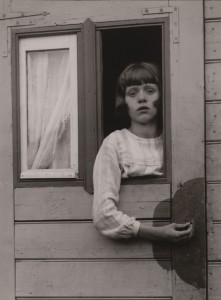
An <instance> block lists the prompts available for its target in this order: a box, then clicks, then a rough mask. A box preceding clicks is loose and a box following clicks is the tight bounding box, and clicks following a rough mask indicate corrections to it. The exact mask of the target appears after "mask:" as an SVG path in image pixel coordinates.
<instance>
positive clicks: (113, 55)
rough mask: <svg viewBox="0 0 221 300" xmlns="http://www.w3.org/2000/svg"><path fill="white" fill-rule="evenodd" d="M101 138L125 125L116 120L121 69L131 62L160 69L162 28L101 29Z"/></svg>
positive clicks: (155, 26)
mask: <svg viewBox="0 0 221 300" xmlns="http://www.w3.org/2000/svg"><path fill="white" fill-rule="evenodd" d="M101 34H102V57H103V95H102V98H103V101H102V102H103V103H102V104H103V124H102V125H103V135H104V136H103V137H105V136H107V135H108V134H109V133H111V132H112V131H114V130H116V129H121V128H122V127H124V125H123V124H122V123H121V121H120V120H117V119H116V118H115V108H114V106H115V87H116V82H117V78H118V76H119V75H120V73H121V72H122V71H123V70H124V68H125V67H126V66H127V65H128V64H130V63H133V62H141V61H149V62H150V61H151V62H155V63H157V64H158V65H159V66H160V68H161V69H162V63H163V62H162V53H163V50H162V49H163V48H162V47H163V45H162V26H161V25H151V26H150V25H149V26H142V27H141V26H140V27H129V28H128V27H127V28H117V29H107V30H102V31H101Z"/></svg>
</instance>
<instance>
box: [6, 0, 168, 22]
mask: <svg viewBox="0 0 221 300" xmlns="http://www.w3.org/2000/svg"><path fill="white" fill-rule="evenodd" d="M51 4H52V1H51V0H44V1H41V0H34V1H33V0H29V4H28V5H27V1H26V0H12V1H11V3H10V7H11V12H31V13H33V12H38V13H40V12H43V11H46V12H49V13H52V14H54V15H55V16H56V15H57V14H58V15H60V16H63V18H64V17H66V18H68V17H70V15H71V16H72V18H87V17H88V16H90V17H93V16H97V15H100V16H103V15H104V16H106V15H108V14H109V15H110V16H112V15H115V16H117V15H119V14H120V15H124V16H127V15H128V14H131V12H133V11H134V13H136V14H137V17H138V16H139V17H141V16H140V14H138V13H140V8H142V7H145V6H147V3H146V1H145V0H143V1H139V0H137V1H128V2H125V1H118V0H108V1H99V0H98V1H96V5H95V3H94V1H69V0H66V1H64V0H60V1H58V0H55V1H53V5H51ZM161 6H168V0H157V1H156V0H148V7H161Z"/></svg>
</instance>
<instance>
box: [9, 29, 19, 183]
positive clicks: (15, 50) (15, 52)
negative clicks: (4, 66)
mask: <svg viewBox="0 0 221 300" xmlns="http://www.w3.org/2000/svg"><path fill="white" fill-rule="evenodd" d="M11 35H12V45H11V51H12V56H11V68H12V119H13V122H12V129H13V171H14V172H13V178H14V185H15V184H16V183H17V182H19V181H20V176H19V173H20V170H21V159H20V157H21V147H20V144H21V141H20V114H19V113H18V112H19V107H20V105H19V103H20V97H19V95H20V91H19V66H18V65H19V45H18V35H16V34H15V32H14V31H13V30H12V32H11Z"/></svg>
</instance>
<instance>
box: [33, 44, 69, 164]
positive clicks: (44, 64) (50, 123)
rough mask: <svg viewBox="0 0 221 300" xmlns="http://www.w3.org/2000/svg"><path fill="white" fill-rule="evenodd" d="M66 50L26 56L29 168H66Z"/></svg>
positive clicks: (67, 109) (67, 161) (67, 119)
mask: <svg viewBox="0 0 221 300" xmlns="http://www.w3.org/2000/svg"><path fill="white" fill-rule="evenodd" d="M68 56H69V55H68V50H52V51H34V52H28V54H27V79H28V86H27V89H28V104H27V118H28V129H27V135H28V136H27V143H28V145H27V146H28V153H27V154H28V158H27V159H28V168H29V169H60V168H62V169H64V168H70V110H71V107H70V78H69V77H70V74H69V64H68Z"/></svg>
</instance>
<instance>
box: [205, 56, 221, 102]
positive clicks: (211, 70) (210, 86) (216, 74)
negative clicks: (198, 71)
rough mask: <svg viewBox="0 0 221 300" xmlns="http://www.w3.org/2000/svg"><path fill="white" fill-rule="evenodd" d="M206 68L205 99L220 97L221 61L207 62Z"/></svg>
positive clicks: (217, 98)
mask: <svg viewBox="0 0 221 300" xmlns="http://www.w3.org/2000/svg"><path fill="white" fill-rule="evenodd" d="M205 69H206V100H220V99H221V62H220V63H219V62H217V63H208V64H206V65H205Z"/></svg>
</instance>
